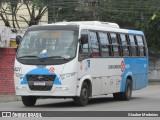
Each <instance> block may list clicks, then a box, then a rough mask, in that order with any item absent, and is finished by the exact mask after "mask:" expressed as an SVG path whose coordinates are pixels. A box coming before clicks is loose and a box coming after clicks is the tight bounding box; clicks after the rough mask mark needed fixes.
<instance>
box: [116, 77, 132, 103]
mask: <svg viewBox="0 0 160 120" xmlns="http://www.w3.org/2000/svg"><path fill="white" fill-rule="evenodd" d="M113 97H114V99H115V100H126V101H127V100H130V99H131V97H132V82H131V80H130V79H127V81H126V87H125V92H122V93H113Z"/></svg>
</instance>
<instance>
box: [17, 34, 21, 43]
mask: <svg viewBox="0 0 160 120" xmlns="http://www.w3.org/2000/svg"><path fill="white" fill-rule="evenodd" d="M21 40H22V37H21V36H20V35H17V36H16V44H17V45H19V44H20V42H21Z"/></svg>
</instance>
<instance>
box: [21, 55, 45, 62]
mask: <svg viewBox="0 0 160 120" xmlns="http://www.w3.org/2000/svg"><path fill="white" fill-rule="evenodd" d="M32 57H33V58H37V59H39V60H40V61H42V62H44V60H43V59H42V58H39V57H38V56H34V55H26V56H21V57H18V59H21V58H32Z"/></svg>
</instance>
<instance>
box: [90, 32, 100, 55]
mask: <svg viewBox="0 0 160 120" xmlns="http://www.w3.org/2000/svg"><path fill="white" fill-rule="evenodd" d="M89 36H90V42H91V48H92V52H91V57H98V56H100V50H99V43H98V39H97V34H96V32H93V31H90V32H89Z"/></svg>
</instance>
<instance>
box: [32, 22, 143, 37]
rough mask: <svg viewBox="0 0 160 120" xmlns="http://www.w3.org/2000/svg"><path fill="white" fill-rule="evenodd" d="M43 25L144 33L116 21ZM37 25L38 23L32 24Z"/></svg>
mask: <svg viewBox="0 0 160 120" xmlns="http://www.w3.org/2000/svg"><path fill="white" fill-rule="evenodd" d="M44 26H50V27H51V26H64V27H66V26H79V27H81V28H84V29H91V30H100V31H103V30H104V31H109V32H118V33H129V34H138V35H144V33H143V32H142V31H138V30H130V29H121V28H120V27H119V25H118V24H117V23H110V22H100V21H72V22H56V23H52V24H45V25H42V27H44ZM33 27H39V25H36V26H33Z"/></svg>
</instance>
